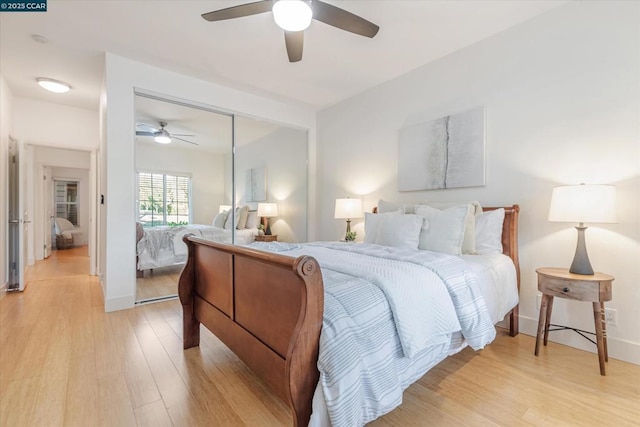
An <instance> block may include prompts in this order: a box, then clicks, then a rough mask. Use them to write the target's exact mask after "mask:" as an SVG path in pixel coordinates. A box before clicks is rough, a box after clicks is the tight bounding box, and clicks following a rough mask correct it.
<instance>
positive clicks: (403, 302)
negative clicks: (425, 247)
mask: <svg viewBox="0 0 640 427" xmlns="http://www.w3.org/2000/svg"><path fill="white" fill-rule="evenodd" d="M253 246H255V247H256V248H258V249H266V250H268V249H271V250H274V249H275V250H278V251H281V252H282V253H283V254H286V255H291V256H299V255H302V254H306V255H311V256H313V257H314V258H316V259H317V260H318V262H319V263H320V266H321V268H322V276H323V281H324V285H325V309H324V318H323V326H322V332H321V336H320V354H319V357H318V369H319V370H320V384H321V386H322V391H323V395H324V398H325V401H326V404H327V409H328V413H329V418H330V420H331V424H332V425H333V426H360V425H364V424H365V423H367V422H370V421H372V420H374V419H375V418H377V417H379V416H380V415H383V414H385V413H387V412H389V411H391V410H392V409H393V408H395V407H396V406H398V405H399V404H400V403H401V402H402V392H403V391H404V389H405V388H406V387H408V386H409V385H410V384H411V383H412V382H414V381H415V380H417V379H418V378H420V377H421V376H422V375H423V374H424V373H425V372H426V371H427V370H428V369H430V368H431V367H432V366H433V365H434V364H435V363H437V361H438V360H439V359H438V357H437V356H438V355H439V354H440V353H442V352H445V351H447V349H448V348H449V346H450V345H451V341H452V337H453V336H454V334H455V332H456V331H461V332H462V335H463V336H464V338H465V339H466V340H467V342H468V343H469V344H470V345H471V346H472V347H473V348H476V349H478V348H482V347H484V346H485V345H486V344H487V343H489V342H491V341H492V340H493V339H494V338H495V328H494V327H493V324H492V323H491V319H490V317H489V314H488V312H487V310H486V306H485V304H484V300H483V299H482V296H481V295H480V292H479V290H478V287H477V283H476V279H475V275H474V274H473V273H472V272H471V271H470V270H469V269H468V268H466V266H465V264H464V262H463V261H462V260H461V259H459V258H457V257H453V256H450V255H445V254H439V253H434V252H429V251H416V250H407V249H397V248H391V247H384V246H379V245H366V244H349V243H315V244H307V245H303V246H302V247H300V246H299V245H296V246H293V245H292V246H291V247H290V248H288V247H286V245H278V247H277V248H276V247H274V245H273V244H271V245H268V244H267V245H263V244H260V243H254V244H253ZM287 249H290V250H287Z"/></svg>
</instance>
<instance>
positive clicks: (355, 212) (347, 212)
mask: <svg viewBox="0 0 640 427" xmlns="http://www.w3.org/2000/svg"><path fill="white" fill-rule="evenodd" d="M362 215H363V212H362V200H360V199H351V198H348V197H347V198H346V199H336V209H335V213H334V218H335V219H346V220H347V231H346V233H345V240H348V239H347V238H346V237H347V234H349V233H350V232H351V218H362Z"/></svg>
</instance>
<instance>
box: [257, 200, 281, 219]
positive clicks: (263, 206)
mask: <svg viewBox="0 0 640 427" xmlns="http://www.w3.org/2000/svg"><path fill="white" fill-rule="evenodd" d="M258 216H263V217H267V218H271V217H272V216H278V205H277V204H276V203H258Z"/></svg>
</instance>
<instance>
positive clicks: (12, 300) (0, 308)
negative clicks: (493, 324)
mask: <svg viewBox="0 0 640 427" xmlns="http://www.w3.org/2000/svg"><path fill="white" fill-rule="evenodd" d="M67 256H68V258H67ZM82 262H83V261H82V257H81V256H78V254H75V253H74V251H60V252H59V253H57V254H56V258H55V259H52V260H51V261H46V262H45V263H48V265H45V266H41V265H37V266H36V268H35V269H34V270H33V273H36V272H37V273H38V274H34V275H33V276H31V275H30V276H29V277H32V278H31V279H30V280H29V281H28V284H27V287H26V290H25V292H24V293H11V294H8V295H6V296H5V297H4V298H2V299H0V426H12V427H13V426H63V425H64V426H118V427H122V426H136V425H139V426H171V425H174V426H252V427H253V426H283V425H285V426H286V425H291V417H290V414H289V410H288V408H287V407H286V406H285V405H284V404H283V403H281V402H280V401H279V400H278V399H277V398H276V397H274V396H273V395H272V394H271V393H270V392H269V391H268V390H267V389H266V387H265V386H264V385H263V384H262V383H261V382H260V381H259V380H258V379H257V378H256V377H255V376H254V375H253V374H252V373H251V372H250V371H249V370H248V369H247V368H246V367H245V366H244V365H243V364H242V362H240V361H239V360H238V359H237V358H236V357H235V356H234V355H233V354H232V353H231V352H230V351H229V350H227V349H226V347H224V345H222V344H221V343H220V342H219V341H218V340H217V339H216V338H215V337H214V336H212V335H211V334H210V333H208V332H206V331H203V334H202V340H201V346H200V347H199V348H193V349H189V350H187V351H183V350H182V342H181V338H180V337H181V328H182V326H181V324H182V318H181V307H180V304H179V302H178V301H167V302H162V303H156V304H147V305H142V306H138V307H136V308H134V309H131V310H125V311H119V312H114V313H104V305H103V302H102V291H101V288H100V285H99V283H98V281H97V279H96V278H95V277H90V276H88V275H87V274H86V272H84V270H83V268H84V267H80V265H81V264H82ZM74 263H77V264H78V266H76V267H73V264H74ZM54 264H57V265H58V266H59V267H60V270H58V269H57V268H56V267H55V266H54ZM87 265H88V262H87ZM76 268H77V270H76ZM44 271H48V272H49V273H47V274H51V277H52V278H45V277H44V276H43V272H44ZM73 272H78V274H70V273H73ZM33 277H36V278H35V279H34V278H33ZM533 347H534V339H533V338H532V337H529V336H526V335H522V334H521V335H519V336H518V337H516V338H510V337H509V336H507V335H506V333H505V332H504V331H501V332H500V333H499V336H498V338H497V339H496V341H495V342H494V343H492V344H491V345H490V346H489V347H488V348H487V349H485V350H482V351H480V352H473V351H470V350H468V349H467V350H464V351H462V352H461V353H459V354H458V355H455V356H453V357H450V358H449V359H447V360H446V361H444V362H443V363H441V364H440V365H439V366H437V367H436V368H434V369H433V370H432V371H430V372H429V373H427V374H426V375H425V376H424V377H423V378H422V379H421V380H420V381H418V382H417V383H416V384H414V385H413V386H411V387H410V388H409V389H408V390H407V391H406V392H405V396H404V401H405V402H404V404H403V405H402V406H401V407H400V408H398V409H396V410H395V411H393V412H391V413H390V414H388V415H386V416H385V417H383V418H381V419H379V420H377V421H376V422H374V423H372V425H373V426H377V427H381V426H477V425H483V426H485V425H487V426H496V425H497V426H521V425H522V426H525V425H527V426H595V425H599V426H631V425H639V424H638V423H639V422H640V367H638V366H635V365H631V364H627V363H623V362H619V361H616V360H611V361H610V362H609V364H608V367H607V370H608V375H607V376H606V377H602V376H600V375H599V372H598V363H597V357H596V356H595V355H594V354H593V353H588V352H584V351H580V350H576V349H573V348H570V347H565V346H562V345H559V344H555V343H550V344H549V347H547V348H543V349H542V352H541V355H540V356H539V357H537V358H536V357H535V356H533Z"/></svg>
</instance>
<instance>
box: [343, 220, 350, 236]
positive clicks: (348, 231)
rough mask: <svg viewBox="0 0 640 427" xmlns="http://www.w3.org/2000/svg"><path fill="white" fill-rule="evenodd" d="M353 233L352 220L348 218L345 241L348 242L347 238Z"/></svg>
mask: <svg viewBox="0 0 640 427" xmlns="http://www.w3.org/2000/svg"><path fill="white" fill-rule="evenodd" d="M349 233H351V219H350V218H347V231H346V232H345V233H344V239H345V240H347V236H348V235H349Z"/></svg>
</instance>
